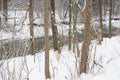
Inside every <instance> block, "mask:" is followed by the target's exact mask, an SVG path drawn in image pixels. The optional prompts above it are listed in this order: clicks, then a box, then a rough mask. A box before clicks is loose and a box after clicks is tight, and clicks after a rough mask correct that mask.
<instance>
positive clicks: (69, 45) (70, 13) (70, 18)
mask: <svg viewBox="0 0 120 80" xmlns="http://www.w3.org/2000/svg"><path fill="white" fill-rule="evenodd" d="M71 25H72V0H69V40H68V42H69V44H68V49H69V50H71V46H72V42H71V41H72V30H71V27H72V26H71Z"/></svg>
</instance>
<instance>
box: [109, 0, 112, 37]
mask: <svg viewBox="0 0 120 80" xmlns="http://www.w3.org/2000/svg"><path fill="white" fill-rule="evenodd" d="M111 18H112V0H110V9H109V38H111V36H112V26H111Z"/></svg>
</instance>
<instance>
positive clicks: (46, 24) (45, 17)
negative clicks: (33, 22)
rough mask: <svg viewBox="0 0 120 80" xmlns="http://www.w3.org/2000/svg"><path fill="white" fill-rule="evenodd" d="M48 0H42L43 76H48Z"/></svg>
mask: <svg viewBox="0 0 120 80" xmlns="http://www.w3.org/2000/svg"><path fill="white" fill-rule="evenodd" d="M48 2H49V1H48V0H44V27H45V77H46V79H47V78H50V72H49V34H48V32H49V30H48V26H49V3H48Z"/></svg>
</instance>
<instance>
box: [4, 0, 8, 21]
mask: <svg viewBox="0 0 120 80" xmlns="http://www.w3.org/2000/svg"><path fill="white" fill-rule="evenodd" d="M7 10H8V0H3V11H4V13H5V16H4V17H5V22H7V14H8V12H7Z"/></svg>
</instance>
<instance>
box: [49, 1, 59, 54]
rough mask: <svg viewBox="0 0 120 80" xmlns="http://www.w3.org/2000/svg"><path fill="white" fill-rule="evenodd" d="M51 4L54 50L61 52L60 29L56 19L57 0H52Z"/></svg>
mask: <svg viewBox="0 0 120 80" xmlns="http://www.w3.org/2000/svg"><path fill="white" fill-rule="evenodd" d="M50 6H51V24H52V34H53V48H54V51H58V52H60V47H59V42H58V30H57V25H56V21H55V1H54V0H50Z"/></svg>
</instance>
